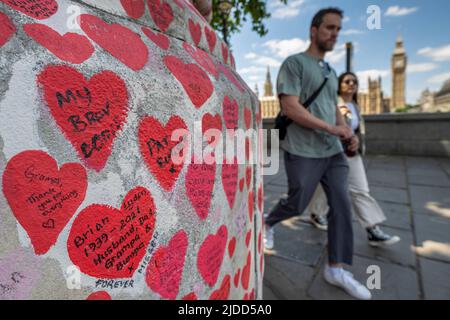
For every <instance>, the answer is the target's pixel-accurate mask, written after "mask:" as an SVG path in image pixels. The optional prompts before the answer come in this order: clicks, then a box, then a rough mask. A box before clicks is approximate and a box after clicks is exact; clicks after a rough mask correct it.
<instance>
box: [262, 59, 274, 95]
mask: <svg viewBox="0 0 450 320" xmlns="http://www.w3.org/2000/svg"><path fill="white" fill-rule="evenodd" d="M272 96H273V88H272V81H271V80H270V69H269V66H267V73H266V82H265V83H264V97H272Z"/></svg>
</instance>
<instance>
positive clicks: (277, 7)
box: [269, 0, 305, 19]
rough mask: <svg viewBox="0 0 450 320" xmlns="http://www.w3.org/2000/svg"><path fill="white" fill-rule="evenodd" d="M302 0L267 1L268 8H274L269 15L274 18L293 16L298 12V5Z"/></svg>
mask: <svg viewBox="0 0 450 320" xmlns="http://www.w3.org/2000/svg"><path fill="white" fill-rule="evenodd" d="M304 2H305V1H304V0H291V1H289V2H288V3H287V4H283V3H281V2H280V1H279V0H274V1H272V2H271V3H269V8H273V9H274V11H273V12H272V13H271V15H272V17H274V18H276V19H286V18H293V17H296V16H298V15H299V14H300V7H301V6H302V4H303V3H304Z"/></svg>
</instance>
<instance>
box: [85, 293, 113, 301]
mask: <svg viewBox="0 0 450 320" xmlns="http://www.w3.org/2000/svg"><path fill="white" fill-rule="evenodd" d="M86 300H112V298H111V296H110V295H109V293H108V292H106V291H97V292H93V293H91V294H90V295H89V296H88V297H87V298H86Z"/></svg>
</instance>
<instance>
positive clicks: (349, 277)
mask: <svg viewBox="0 0 450 320" xmlns="http://www.w3.org/2000/svg"><path fill="white" fill-rule="evenodd" d="M323 277H324V278H325V281H326V282H328V283H329V284H332V285H334V286H337V287H341V288H342V289H344V290H345V291H346V292H347V293H348V294H349V295H351V296H352V297H355V298H357V299H360V300H370V299H371V298H372V294H371V293H370V291H369V290H368V289H367V288H366V287H365V286H363V285H362V284H361V283H359V282H358V281H356V280H355V278H353V274H351V273H350V272H348V271H345V270H344V269H342V268H330V267H329V266H328V264H326V265H325V269H324V271H323Z"/></svg>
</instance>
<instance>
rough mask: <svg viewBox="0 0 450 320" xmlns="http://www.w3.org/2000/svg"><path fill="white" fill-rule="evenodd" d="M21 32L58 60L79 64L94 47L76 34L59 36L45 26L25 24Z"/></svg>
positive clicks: (89, 55) (69, 33)
mask: <svg viewBox="0 0 450 320" xmlns="http://www.w3.org/2000/svg"><path fill="white" fill-rule="evenodd" d="M23 30H24V31H25V32H26V33H27V34H28V35H29V36H30V37H31V38H33V39H34V40H35V41H36V42H38V43H39V44H40V45H41V46H43V47H45V48H46V49H47V50H48V51H50V52H51V53H53V54H54V55H55V56H57V57H58V58H59V59H61V60H63V61H67V62H70V63H73V64H79V63H82V62H84V61H86V60H87V59H89V58H90V57H91V56H92V54H93V53H94V47H93V46H92V44H91V43H90V42H89V40H88V39H87V38H86V37H85V36H83V35H80V34H78V33H72V32H68V33H66V34H64V35H63V36H61V35H60V34H59V33H58V32H56V31H55V30H53V29H52V28H50V27H48V26H46V25H45V24H38V23H34V24H25V25H24V26H23Z"/></svg>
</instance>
